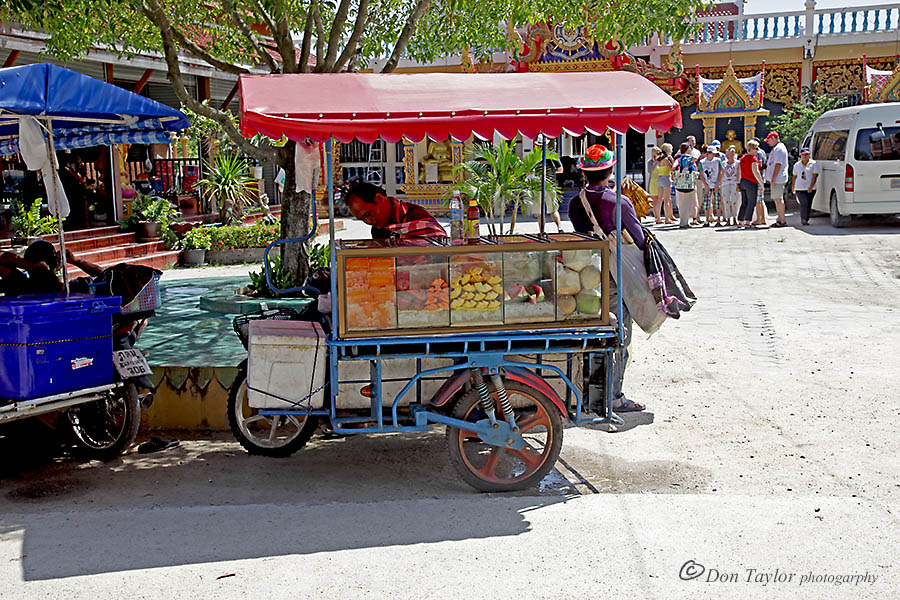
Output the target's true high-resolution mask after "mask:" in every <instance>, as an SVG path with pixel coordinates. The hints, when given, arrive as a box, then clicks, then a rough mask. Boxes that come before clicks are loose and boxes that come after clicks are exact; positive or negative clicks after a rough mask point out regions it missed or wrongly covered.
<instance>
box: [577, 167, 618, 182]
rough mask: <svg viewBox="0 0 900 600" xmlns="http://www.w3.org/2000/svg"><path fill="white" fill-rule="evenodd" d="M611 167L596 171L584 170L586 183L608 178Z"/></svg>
mask: <svg viewBox="0 0 900 600" xmlns="http://www.w3.org/2000/svg"><path fill="white" fill-rule="evenodd" d="M612 169H613V168H612V167H606V168H605V169H599V170H597V171H585V172H584V176H585V177H586V178H587V180H588V183H589V184H590V183H600V182H601V181H603V180H604V179H609V176H610V175H611V174H612Z"/></svg>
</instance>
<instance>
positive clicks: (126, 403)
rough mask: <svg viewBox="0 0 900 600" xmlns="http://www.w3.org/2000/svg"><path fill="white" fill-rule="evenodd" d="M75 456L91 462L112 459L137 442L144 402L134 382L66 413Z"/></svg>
mask: <svg viewBox="0 0 900 600" xmlns="http://www.w3.org/2000/svg"><path fill="white" fill-rule="evenodd" d="M64 419H65V421H64V422H65V423H66V425H67V426H68V427H69V429H70V430H71V432H72V442H73V444H74V445H75V453H76V454H77V455H78V456H81V457H83V458H88V459H92V460H112V459H114V458H116V457H117V456H119V455H120V454H122V453H123V452H125V450H127V449H128V448H130V447H131V445H132V444H133V443H134V438H136V437H137V433H138V429H139V428H140V426H141V400H140V397H139V396H138V392H137V388H136V387H135V386H134V384H133V383H126V384H125V385H123V386H122V387H119V388H116V389H113V390H110V391H109V392H107V393H106V397H105V398H103V399H102V400H97V401H96V402H89V403H87V404H82V405H80V406H76V407H74V408H70V409H69V410H67V411H66V412H65V417H64Z"/></svg>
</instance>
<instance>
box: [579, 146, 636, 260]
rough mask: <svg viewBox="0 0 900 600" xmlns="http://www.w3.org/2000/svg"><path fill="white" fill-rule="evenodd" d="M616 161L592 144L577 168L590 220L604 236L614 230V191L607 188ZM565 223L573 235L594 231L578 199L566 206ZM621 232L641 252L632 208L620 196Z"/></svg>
mask: <svg viewBox="0 0 900 600" xmlns="http://www.w3.org/2000/svg"><path fill="white" fill-rule="evenodd" d="M615 164H616V160H615V159H614V158H613V153H612V152H611V151H610V150H608V149H607V148H606V147H605V146H601V145H600V144H595V145H593V146H591V147H590V148H588V149H587V152H586V153H585V155H584V158H582V159H581V162H580V163H579V165H578V166H579V167H580V168H581V170H582V171H583V172H584V176H585V178H586V179H587V187H585V188H584V191H585V192H586V195H587V199H588V203H589V204H590V205H591V209H592V210H593V211H594V217H595V218H596V219H597V222H598V223H599V224H600V228H601V229H603V232H604V233H610V232H612V231H615V230H616V190H614V189H613V188H612V187H610V185H609V178H610V176H611V175H612V169H613V165H615ZM569 220H570V221H571V222H572V226H573V227H574V228H575V231H577V232H579V233H586V234H588V235H590V234H591V233H592V232H593V231H594V226H593V223H592V222H591V219H590V217H589V216H588V215H587V213H586V211H585V209H584V206H583V205H582V203H581V202H580V201H579V199H578V198H577V197H576V198H573V199H572V200H571V201H570V202H569ZM622 229H625V230H627V231H628V233H629V234H630V235H631V238H632V239H633V240H634V243H635V244H637V245H638V248H641V249H643V248H644V232H643V231H642V230H641V222H640V220H639V219H638V216H637V213H636V212H635V211H634V206H632V205H631V202H630V201H629V200H628V198H627V197H625V196H622Z"/></svg>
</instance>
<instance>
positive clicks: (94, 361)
mask: <svg viewBox="0 0 900 600" xmlns="http://www.w3.org/2000/svg"><path fill="white" fill-rule="evenodd" d="M120 303H121V298H119V297H118V296H92V295H89V294H70V295H69V296H68V297H67V296H66V295H65V294H40V295H32V296H11V297H0V361H2V369H0V398H2V399H7V400H25V399H28V398H39V397H41V396H51V395H54V394H62V393H65V392H71V391H75V390H78V389H84V388H89V387H94V386H98V385H105V384H107V383H112V381H113V364H112V316H113V315H114V314H115V313H117V312H119V305H120Z"/></svg>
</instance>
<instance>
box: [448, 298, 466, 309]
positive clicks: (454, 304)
mask: <svg viewBox="0 0 900 600" xmlns="http://www.w3.org/2000/svg"><path fill="white" fill-rule="evenodd" d="M465 302H466V301H465V300H463V299H462V298H457V299H456V300H454V301H453V302H451V303H450V308H462V305H463V304H464V303H465Z"/></svg>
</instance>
